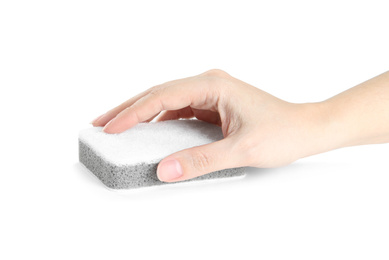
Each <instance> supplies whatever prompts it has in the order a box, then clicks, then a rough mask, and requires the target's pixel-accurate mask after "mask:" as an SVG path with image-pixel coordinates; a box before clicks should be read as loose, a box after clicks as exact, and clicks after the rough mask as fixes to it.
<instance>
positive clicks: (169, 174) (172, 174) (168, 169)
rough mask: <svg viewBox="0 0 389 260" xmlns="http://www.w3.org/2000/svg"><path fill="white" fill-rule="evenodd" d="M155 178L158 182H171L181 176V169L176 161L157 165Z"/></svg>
mask: <svg viewBox="0 0 389 260" xmlns="http://www.w3.org/2000/svg"><path fill="white" fill-rule="evenodd" d="M157 176H158V179H159V180H160V181H171V180H174V179H177V178H179V177H181V176H182V167H181V165H180V163H179V162H178V161H177V160H174V159H172V160H167V161H164V162H162V163H160V164H159V165H158V169H157Z"/></svg>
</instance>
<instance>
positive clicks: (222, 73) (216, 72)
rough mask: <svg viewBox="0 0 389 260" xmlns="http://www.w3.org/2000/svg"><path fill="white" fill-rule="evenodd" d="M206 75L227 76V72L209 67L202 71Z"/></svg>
mask: <svg viewBox="0 0 389 260" xmlns="http://www.w3.org/2000/svg"><path fill="white" fill-rule="evenodd" d="M203 74H204V75H206V76H212V77H221V78H224V77H228V76H229V74H228V73H227V72H225V71H223V70H221V69H211V70H208V71H206V72H204V73H203Z"/></svg>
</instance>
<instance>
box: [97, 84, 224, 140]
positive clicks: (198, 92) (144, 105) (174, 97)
mask: <svg viewBox="0 0 389 260" xmlns="http://www.w3.org/2000/svg"><path fill="white" fill-rule="evenodd" d="M217 104H218V95H217V93H216V92H215V88H212V87H211V86H210V82H209V80H208V79H206V78H193V79H190V80H188V81H185V82H179V83H177V84H173V85H168V86H164V85H161V86H158V87H157V88H155V89H153V90H152V91H150V92H149V93H148V94H146V95H145V96H143V97H142V98H140V99H139V100H137V101H136V102H135V103H134V104H132V105H131V106H129V107H127V108H126V109H124V110H123V111H121V112H120V113H119V114H118V115H117V116H116V117H115V118H114V119H112V120H111V121H110V122H109V123H108V124H107V125H106V126H105V127H104V129H103V130H104V132H106V133H121V132H123V131H125V130H127V129H129V128H131V127H133V126H135V125H137V124H138V123H140V122H143V121H146V120H148V119H149V118H151V117H153V116H155V115H157V114H159V113H160V112H161V111H163V110H178V109H182V108H185V107H188V106H190V107H193V108H197V109H206V110H211V111H217Z"/></svg>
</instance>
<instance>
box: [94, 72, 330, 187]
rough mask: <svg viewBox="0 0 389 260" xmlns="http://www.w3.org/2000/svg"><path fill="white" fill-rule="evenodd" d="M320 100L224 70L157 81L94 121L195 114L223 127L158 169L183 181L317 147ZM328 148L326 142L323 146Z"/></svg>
mask: <svg viewBox="0 0 389 260" xmlns="http://www.w3.org/2000/svg"><path fill="white" fill-rule="evenodd" d="M320 107H321V105H320V103H317V104H292V103H288V102H285V101H283V100H280V99H278V98H276V97H274V96H272V95H270V94H268V93H266V92H264V91H261V90H259V89H257V88H255V87H253V86H250V85H249V84H247V83H245V82H242V81H240V80H238V79H236V78H234V77H232V76H230V75H229V74H227V73H225V72H223V71H221V70H210V71H207V72H205V73H203V74H200V75H198V76H194V77H189V78H185V79H179V80H175V81H170V82H167V83H164V84H162V85H158V86H155V87H153V88H150V89H148V90H146V91H145V92H143V93H141V94H139V95H137V96H135V97H133V98H131V99H129V100H128V101H126V102H124V103H123V104H121V105H119V106H117V107H115V108H113V109H112V110H110V111H108V112H107V113H106V114H104V115H102V116H100V117H98V118H96V119H95V120H94V121H93V122H92V124H93V125H94V126H105V127H104V131H105V132H106V133H120V132H123V131H125V130H126V129H129V128H131V127H133V126H135V125H136V124H138V123H140V122H149V121H151V120H153V119H154V118H155V117H156V116H158V115H159V114H160V112H161V111H164V112H163V113H161V114H160V115H159V117H158V118H157V121H164V120H172V119H179V118H192V117H196V118H197V119H199V120H203V121H206V122H209V123H212V124H217V125H219V126H220V127H221V128H222V131H223V135H224V139H222V140H220V141H217V142H214V143H211V144H207V145H203V146H199V147H193V148H190V149H185V150H183V151H179V152H177V153H174V154H172V155H169V156H168V157H166V158H165V159H163V160H162V161H161V162H160V163H159V165H158V169H157V175H158V178H159V179H160V180H161V181H165V182H171V181H181V180H185V179H190V178H194V177H196V176H200V175H203V174H207V173H210V172H213V171H217V170H221V169H226V168H233V167H241V166H254V167H276V166H281V165H285V164H289V163H291V162H293V161H295V160H297V159H299V158H301V157H303V156H307V155H310V154H313V153H315V152H317V150H318V149H317V148H318V147H320V143H322V142H323V141H324V142H325V140H323V141H322V142H319V139H320V138H319V136H320V135H321V132H322V126H323V122H324V121H325V120H323V117H322V116H321V113H320V111H321V109H320ZM321 148H322V149H323V147H321Z"/></svg>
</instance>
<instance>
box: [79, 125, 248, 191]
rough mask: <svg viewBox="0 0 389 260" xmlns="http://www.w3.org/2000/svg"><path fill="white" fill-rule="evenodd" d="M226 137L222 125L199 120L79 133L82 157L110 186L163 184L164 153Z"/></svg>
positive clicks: (233, 173) (229, 172) (226, 173)
mask: <svg viewBox="0 0 389 260" xmlns="http://www.w3.org/2000/svg"><path fill="white" fill-rule="evenodd" d="M222 138H223V134H222V131H221V129H220V127H218V126H216V125H212V124H208V123H206V122H203V121H199V120H171V121H165V122H158V123H141V124H138V125H136V126H135V127H133V128H131V129H129V130H126V131H125V132H123V133H120V134H106V133H104V132H103V131H102V127H91V128H88V129H85V130H82V131H81V132H80V134H79V158H80V162H81V163H82V164H84V165H85V166H86V168H88V169H89V170H90V171H91V172H92V173H93V174H94V175H96V176H97V177H98V178H99V179H100V180H101V181H102V182H103V183H104V184H105V185H106V186H108V187H109V188H113V189H130V188H138V187H145V186H153V185H161V184H167V183H165V182H161V181H160V180H159V179H158V178H157V174H156V170H157V165H158V163H159V162H160V161H161V160H162V159H163V158H164V157H166V156H168V155H170V154H172V153H174V152H177V151H180V150H183V149H186V148H190V147H194V146H199V145H203V144H207V143H211V142H214V141H217V140H220V139H222ZM242 175H244V168H233V169H225V170H221V171H216V172H212V173H209V174H206V175H203V176H199V177H196V178H194V179H191V180H186V181H183V182H187V181H195V180H206V179H214V178H224V177H237V176H242Z"/></svg>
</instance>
